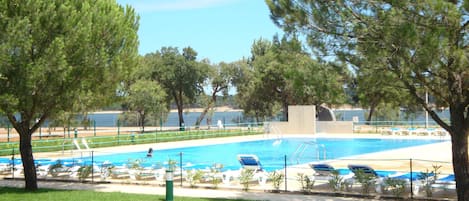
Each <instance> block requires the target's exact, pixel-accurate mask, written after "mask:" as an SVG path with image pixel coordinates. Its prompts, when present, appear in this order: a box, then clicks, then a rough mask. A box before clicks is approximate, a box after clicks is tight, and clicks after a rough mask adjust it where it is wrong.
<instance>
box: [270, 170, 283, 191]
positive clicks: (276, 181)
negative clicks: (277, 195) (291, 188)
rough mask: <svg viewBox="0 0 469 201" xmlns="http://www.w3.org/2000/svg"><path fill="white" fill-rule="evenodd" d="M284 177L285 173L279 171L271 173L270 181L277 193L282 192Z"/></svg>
mask: <svg viewBox="0 0 469 201" xmlns="http://www.w3.org/2000/svg"><path fill="white" fill-rule="evenodd" d="M284 177H285V175H283V173H279V172H277V171H273V172H271V173H269V179H270V180H271V181H272V187H273V188H274V189H275V190H276V191H278V190H280V184H282V182H283V178H284Z"/></svg>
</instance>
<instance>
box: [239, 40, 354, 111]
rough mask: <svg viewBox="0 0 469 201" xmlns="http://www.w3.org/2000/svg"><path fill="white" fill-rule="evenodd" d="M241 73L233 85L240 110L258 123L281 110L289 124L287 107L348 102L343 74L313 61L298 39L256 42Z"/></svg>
mask: <svg viewBox="0 0 469 201" xmlns="http://www.w3.org/2000/svg"><path fill="white" fill-rule="evenodd" d="M238 69H239V71H238V73H237V75H238V76H239V77H238V78H236V79H235V80H234V84H235V85H236V87H237V89H238V96H239V97H238V98H239V99H238V100H239V103H240V107H241V108H243V109H244V111H245V112H246V113H247V114H251V115H253V116H255V117H256V119H258V120H259V119H260V118H263V117H265V116H268V117H270V116H273V115H274V114H276V113H277V112H278V111H279V110H282V111H283V119H285V120H286V119H288V105H300V104H314V105H321V104H338V103H342V102H343V101H344V99H345V96H344V90H343V84H344V80H345V76H344V75H343V74H342V73H343V71H344V70H343V69H342V68H337V67H336V66H334V65H332V64H330V63H320V62H319V61H316V60H314V59H312V58H311V56H310V54H309V53H307V52H306V51H305V50H304V49H303V47H302V45H301V42H300V41H299V40H298V39H297V38H296V37H286V36H284V37H283V38H281V39H279V38H278V37H277V36H275V37H274V38H273V41H272V42H271V41H267V40H264V39H260V40H257V41H255V42H254V44H253V45H252V48H251V58H250V59H249V60H248V61H247V64H238ZM345 74H348V73H347V72H345Z"/></svg>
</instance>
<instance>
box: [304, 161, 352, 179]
mask: <svg viewBox="0 0 469 201" xmlns="http://www.w3.org/2000/svg"><path fill="white" fill-rule="evenodd" d="M309 166H310V167H311V168H312V169H313V170H314V175H313V176H312V177H311V179H313V180H323V181H329V180H330V179H332V178H333V176H334V171H337V173H339V176H340V177H341V178H343V179H350V178H352V177H353V173H352V172H350V171H342V170H339V169H335V168H334V167H332V166H331V165H329V164H325V163H319V164H309Z"/></svg>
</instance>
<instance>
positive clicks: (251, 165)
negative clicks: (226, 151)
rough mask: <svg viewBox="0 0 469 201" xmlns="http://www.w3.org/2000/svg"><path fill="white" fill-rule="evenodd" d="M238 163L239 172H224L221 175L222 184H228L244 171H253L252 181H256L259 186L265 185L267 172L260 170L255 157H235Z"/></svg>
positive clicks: (251, 155)
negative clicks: (239, 165) (239, 166)
mask: <svg viewBox="0 0 469 201" xmlns="http://www.w3.org/2000/svg"><path fill="white" fill-rule="evenodd" d="M237 159H238V161H239V163H240V164H241V169H240V170H235V171H225V172H223V173H222V177H223V183H225V184H228V183H230V182H231V181H232V180H234V179H235V178H239V177H240V175H241V171H242V170H243V169H244V170H253V171H254V177H253V179H254V180H257V181H258V182H259V184H260V185H265V183H266V182H267V177H268V175H267V172H265V171H264V170H263V169H262V165H261V162H260V160H259V158H258V157H257V156H256V155H253V154H239V155H238V156H237Z"/></svg>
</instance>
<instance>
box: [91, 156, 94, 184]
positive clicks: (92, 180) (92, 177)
mask: <svg viewBox="0 0 469 201" xmlns="http://www.w3.org/2000/svg"><path fill="white" fill-rule="evenodd" d="M93 164H94V151H91V183H94V165H93Z"/></svg>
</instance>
